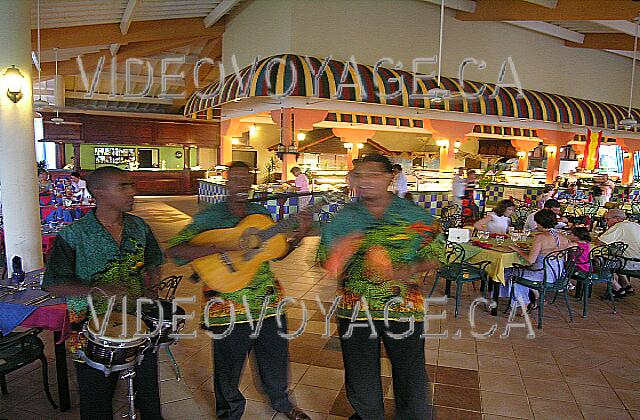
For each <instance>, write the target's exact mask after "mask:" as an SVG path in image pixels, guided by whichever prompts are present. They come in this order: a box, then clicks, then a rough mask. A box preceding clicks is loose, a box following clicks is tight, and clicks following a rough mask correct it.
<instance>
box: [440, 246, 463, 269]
mask: <svg viewBox="0 0 640 420" xmlns="http://www.w3.org/2000/svg"><path fill="white" fill-rule="evenodd" d="M444 251H445V263H446V265H453V264H461V263H462V262H463V261H464V254H465V252H464V248H463V247H462V246H461V245H460V244H458V243H455V242H449V241H447V245H446V247H445V250H444Z"/></svg>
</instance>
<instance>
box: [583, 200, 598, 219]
mask: <svg viewBox="0 0 640 420" xmlns="http://www.w3.org/2000/svg"><path fill="white" fill-rule="evenodd" d="M583 207H584V214H585V216H589V217H594V216H596V215H597V214H598V210H600V204H598V203H585V204H584V205H583Z"/></svg>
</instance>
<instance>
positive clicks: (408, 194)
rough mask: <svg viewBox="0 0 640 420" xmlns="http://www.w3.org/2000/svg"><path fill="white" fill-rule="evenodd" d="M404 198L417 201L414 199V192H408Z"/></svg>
mask: <svg viewBox="0 0 640 420" xmlns="http://www.w3.org/2000/svg"><path fill="white" fill-rule="evenodd" d="M404 199H405V200H407V201H410V202H412V203H415V201H414V200H413V194H411V193H410V192H408V193H406V194H405V195H404Z"/></svg>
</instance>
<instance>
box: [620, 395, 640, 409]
mask: <svg viewBox="0 0 640 420" xmlns="http://www.w3.org/2000/svg"><path fill="white" fill-rule="evenodd" d="M616 393H617V394H618V397H619V398H620V399H621V400H622V402H623V403H624V405H625V407H627V410H633V411H640V392H638V391H628V390H616Z"/></svg>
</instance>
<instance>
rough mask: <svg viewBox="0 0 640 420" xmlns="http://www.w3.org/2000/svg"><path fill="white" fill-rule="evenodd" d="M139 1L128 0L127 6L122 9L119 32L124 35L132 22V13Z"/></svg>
mask: <svg viewBox="0 0 640 420" xmlns="http://www.w3.org/2000/svg"><path fill="white" fill-rule="evenodd" d="M139 4H140V2H139V1H138V0H129V2H128V3H127V7H126V8H125V9H124V13H123V14H122V19H121V20H120V33H122V35H126V34H127V32H129V26H131V22H133V14H134V13H135V12H136V8H137V7H138V5H139Z"/></svg>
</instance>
